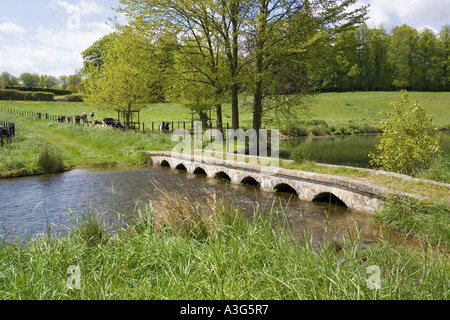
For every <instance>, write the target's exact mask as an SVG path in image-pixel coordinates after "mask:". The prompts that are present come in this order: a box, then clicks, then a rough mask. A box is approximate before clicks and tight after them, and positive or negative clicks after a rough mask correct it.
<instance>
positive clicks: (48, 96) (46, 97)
mask: <svg viewBox="0 0 450 320" xmlns="http://www.w3.org/2000/svg"><path fill="white" fill-rule="evenodd" d="M27 93H28V92H27ZM54 98H55V94H54V93H51V92H33V93H31V100H34V101H53V100H54Z"/></svg>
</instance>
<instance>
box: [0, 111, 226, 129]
mask: <svg viewBox="0 0 450 320" xmlns="http://www.w3.org/2000/svg"><path fill="white" fill-rule="evenodd" d="M0 111H4V112H9V113H12V114H15V115H19V116H23V117H29V118H35V119H40V120H47V121H53V122H59V123H69V124H79V125H105V121H103V120H105V119H111V118H105V119H102V121H99V120H94V117H91V116H90V115H88V117H87V118H86V119H85V120H84V121H83V120H81V121H80V120H79V115H75V116H61V115H59V116H57V115H52V114H49V113H42V112H34V111H26V110H17V109H14V108H10V107H0ZM113 120H114V119H113ZM197 121H200V120H198V119H197V120H191V121H163V122H160V121H147V122H122V123H121V126H120V128H123V129H127V130H134V131H140V132H144V133H145V132H156V131H163V132H173V131H175V130H187V131H189V132H194V131H197V130H198V127H196V126H195V122H197ZM201 122H202V131H205V130H207V129H211V128H219V129H230V123H228V122H224V123H222V124H221V123H219V127H218V126H217V121H216V120H209V119H208V120H203V121H201Z"/></svg>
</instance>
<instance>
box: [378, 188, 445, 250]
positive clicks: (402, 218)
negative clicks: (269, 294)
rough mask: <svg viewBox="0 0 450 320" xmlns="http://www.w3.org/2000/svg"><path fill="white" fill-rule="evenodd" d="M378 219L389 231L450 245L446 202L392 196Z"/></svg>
mask: <svg viewBox="0 0 450 320" xmlns="http://www.w3.org/2000/svg"><path fill="white" fill-rule="evenodd" d="M375 217H376V218H377V219H378V220H379V221H380V222H381V223H383V224H385V225H387V226H389V227H390V228H393V229H397V230H399V231H401V232H403V233H405V234H413V235H415V236H417V237H419V238H421V239H422V240H425V241H427V242H430V243H432V244H434V245H438V244H441V245H443V246H447V247H448V246H449V245H450V207H449V205H448V204H446V203H444V202H438V201H434V202H423V201H420V200H415V199H412V198H410V197H406V196H405V197H404V196H391V197H390V198H389V199H388V200H387V201H386V203H385V206H384V208H383V209H382V210H381V211H380V212H379V213H378V214H377V215H376V216H375Z"/></svg>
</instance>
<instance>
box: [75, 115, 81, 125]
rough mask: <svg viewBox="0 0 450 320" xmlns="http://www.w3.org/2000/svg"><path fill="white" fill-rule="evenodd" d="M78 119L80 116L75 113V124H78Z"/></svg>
mask: <svg viewBox="0 0 450 320" xmlns="http://www.w3.org/2000/svg"><path fill="white" fill-rule="evenodd" d="M80 121H81V117H80V116H78V115H76V116H75V123H76V124H80Z"/></svg>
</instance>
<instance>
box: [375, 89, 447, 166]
mask: <svg viewBox="0 0 450 320" xmlns="http://www.w3.org/2000/svg"><path fill="white" fill-rule="evenodd" d="M391 106H392V107H393V108H394V111H393V112H392V113H388V114H387V115H388V116H389V117H388V119H387V120H385V121H384V122H383V123H382V127H381V129H382V131H383V133H382V134H381V135H379V138H380V143H379V144H378V145H376V154H374V153H372V152H371V153H370V154H369V157H370V158H371V160H370V163H371V164H372V165H374V166H376V167H380V168H382V169H384V170H387V171H393V172H398V173H402V174H415V173H417V172H419V171H421V170H423V169H426V168H428V167H429V166H430V164H431V163H432V162H433V160H434V159H435V158H436V157H437V156H438V155H439V154H440V153H441V152H442V150H441V147H440V145H441V143H442V134H441V133H440V132H439V131H438V129H437V128H436V127H435V126H434V125H433V117H431V116H427V115H426V114H425V111H424V109H423V108H422V106H421V105H420V104H419V103H418V102H414V103H413V104H412V105H410V103H409V100H408V95H407V93H406V91H405V90H404V91H402V102H401V103H395V102H393V103H391Z"/></svg>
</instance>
